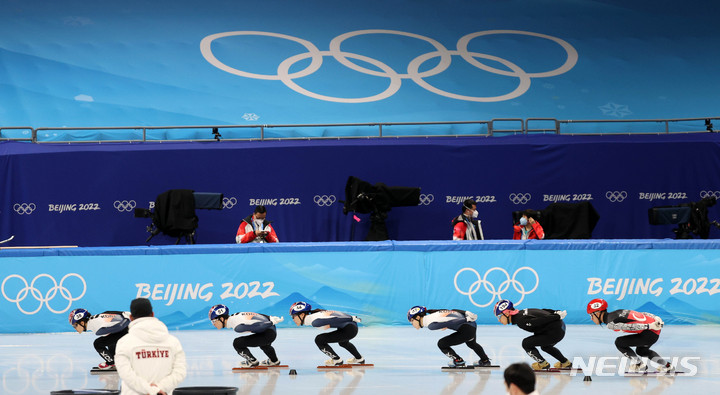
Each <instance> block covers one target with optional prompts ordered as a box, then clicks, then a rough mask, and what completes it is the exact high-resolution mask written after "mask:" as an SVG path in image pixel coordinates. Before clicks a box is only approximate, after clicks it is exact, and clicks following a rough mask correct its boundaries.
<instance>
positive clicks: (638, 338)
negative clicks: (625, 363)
mask: <svg viewBox="0 0 720 395" xmlns="http://www.w3.org/2000/svg"><path fill="white" fill-rule="evenodd" d="M659 338H660V336H659V335H658V334H656V333H655V332H653V331H650V330H645V331H642V332H640V333H634V334H632V335H627V336H620V337H618V338H617V339H615V347H617V349H618V350H620V352H621V353H622V354H623V355H624V356H626V357H628V358H630V359H631V360H638V359H639V358H638V355H639V356H641V357H646V358H648V359H649V360H651V361H653V362H655V363H658V364H660V365H665V364H666V363H667V362H666V361H665V360H664V359H662V358H661V357H660V355H658V353H656V352H655V351H653V350H651V349H650V346H652V345H653V344H655V343H656V342H657V341H658V339H659ZM630 347H635V351H633V349H632V348H630ZM636 352H637V353H636Z"/></svg>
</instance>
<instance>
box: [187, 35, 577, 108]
mask: <svg viewBox="0 0 720 395" xmlns="http://www.w3.org/2000/svg"><path fill="white" fill-rule="evenodd" d="M367 34H391V35H399V36H406V37H411V38H416V39H419V40H423V41H427V42H428V43H430V44H431V45H432V46H433V47H435V49H436V50H435V51H432V52H428V53H425V54H422V55H420V56H417V57H416V58H415V59H413V60H412V61H410V63H409V64H408V67H407V73H398V72H397V71H395V70H393V69H392V68H391V67H390V66H388V65H386V64H385V63H383V62H381V61H379V60H377V59H373V58H370V57H367V56H364V55H360V54H355V53H351V52H345V51H343V50H341V49H340V46H341V44H342V43H343V42H344V41H345V40H347V39H349V38H351V37H357V36H361V35H367ZM493 34H516V35H524V36H532V37H539V38H543V39H547V40H550V41H553V42H555V43H557V44H559V45H560V46H561V47H562V48H563V49H564V50H565V52H566V54H567V59H566V60H565V62H564V63H563V64H562V65H561V66H560V67H558V68H556V69H554V70H549V71H543V72H538V73H528V72H525V70H523V69H522V68H520V67H519V66H518V65H516V64H514V63H512V62H510V61H509V60H507V59H503V58H500V57H497V56H493V55H488V54H483V53H479V52H470V51H468V43H469V42H470V41H471V40H473V39H474V38H477V37H481V36H488V35H493ZM232 36H268V37H276V38H281V39H286V40H290V41H295V42H297V43H299V44H301V45H302V46H304V47H305V48H306V49H307V52H305V53H300V54H297V55H293V56H290V57H288V58H287V59H285V60H283V61H282V62H281V63H280V64H279V65H278V68H277V73H276V74H256V73H250V72H247V71H242V70H238V69H236V68H234V67H230V66H228V65H226V64H225V63H223V62H221V61H220V60H219V59H218V58H217V57H216V56H215V55H214V54H213V52H212V48H211V46H212V42H213V41H215V40H217V39H220V38H225V37H232ZM200 52H201V53H202V55H203V57H204V58H205V60H207V61H208V62H209V63H210V64H212V65H213V66H215V67H217V68H218V69H220V70H223V71H225V72H228V73H231V74H235V75H238V76H241V77H246V78H254V79H262V80H279V81H282V82H283V83H284V84H285V85H286V86H287V87H289V88H290V89H292V90H294V91H296V92H298V93H300V94H303V95H305V96H308V97H312V98H315V99H318V100H325V101H331V102H338V103H368V102H373V101H379V100H383V99H387V98H388V97H390V96H392V95H394V94H395V93H396V92H397V91H398V90H399V89H400V85H401V83H402V80H403V79H412V80H413V81H414V82H415V83H416V84H418V85H419V86H421V87H422V88H424V89H425V90H427V91H429V92H432V93H435V94H437V95H440V96H445V97H449V98H453V99H457V100H466V101H474V102H498V101H504V100H510V99H514V98H516V97H519V96H520V95H522V94H524V93H525V92H527V90H528V89H529V88H530V79H531V78H545V77H553V76H557V75H560V74H563V73H565V72H567V71H568V70H570V69H572V68H573V67H574V66H575V64H576V63H577V60H578V53H577V51H576V50H575V48H574V47H573V46H572V45H570V44H569V43H568V42H567V41H565V40H562V39H560V38H557V37H553V36H549V35H546V34H541V33H534V32H527V31H522V30H486V31H481V32H475V33H471V34H468V35H465V36H463V37H461V38H460V39H459V40H458V42H457V49H456V50H448V49H447V48H445V46H443V45H442V44H440V43H439V42H438V41H436V40H434V39H432V38H429V37H425V36H421V35H419V34H414V33H408V32H403V31H398V30H385V29H367V30H356V31H352V32H348V33H344V34H341V35H339V36H337V37H335V38H334V39H332V41H330V46H329V50H328V51H321V50H319V49H318V48H317V47H316V46H315V45H314V44H313V43H311V42H310V41H307V40H303V39H301V38H297V37H293V36H289V35H286V34H280V33H272V32H261V31H235V32H224V33H217V34H212V35H209V36H207V37H205V38H203V39H202V41H201V42H200ZM325 56H332V57H333V58H334V59H335V60H337V61H338V62H339V63H340V64H342V65H344V66H346V67H348V68H349V69H351V70H354V71H357V72H360V73H363V74H368V75H372V76H376V77H385V78H389V79H390V82H389V85H388V87H387V88H386V89H385V90H384V91H383V92H381V93H378V94H376V95H373V96H368V97H359V98H345V97H332V96H326V95H321V94H319V93H315V92H310V91H309V90H307V89H305V88H302V87H300V86H299V85H298V84H296V83H295V81H294V79H296V78H301V77H306V76H308V75H310V74H312V73H314V72H316V71H317V70H319V69H320V66H321V65H322V62H323V57H325ZM453 56H460V57H462V58H463V59H464V60H465V61H466V62H468V63H469V64H470V65H472V66H474V67H476V68H478V69H481V70H483V71H486V72H489V73H493V74H497V75H502V76H506V77H516V78H518V79H519V83H518V86H517V87H516V88H515V90H513V91H512V92H510V93H507V94H504V95H500V96H490V97H479V96H466V95H461V94H456V93H451V92H447V91H444V90H441V89H439V88H437V87H434V86H432V85H430V84H429V83H428V82H426V81H425V80H424V78H427V77H432V76H435V75H437V74H440V73H442V72H443V71H445V70H447V68H448V67H450V63H451V62H452V57H453ZM438 57H439V58H440V61H439V62H438V64H437V66H435V67H433V68H432V69H429V70H426V71H423V72H420V71H419V70H420V66H421V65H422V64H423V63H425V62H426V61H428V60H429V59H432V58H438ZM306 58H310V59H311V61H310V65H308V66H307V67H305V68H304V69H302V70H300V71H297V72H294V73H290V72H289V71H290V67H291V66H292V65H294V64H295V63H297V62H298V61H300V60H303V59H306ZM477 58H481V59H486V60H491V61H494V62H497V63H500V64H502V65H504V66H505V67H507V68H508V70H503V69H498V68H495V67H491V66H488V65H486V64H484V63H482V62H480V61H478V60H477ZM349 59H355V60H359V61H362V62H366V63H369V64H371V65H373V66H375V67H377V68H378V69H379V70H374V69H368V68H365V67H362V66H360V65H358V64H356V63H354V62H352V61H350V60H349Z"/></svg>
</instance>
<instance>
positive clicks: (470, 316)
mask: <svg viewBox="0 0 720 395" xmlns="http://www.w3.org/2000/svg"><path fill="white" fill-rule="evenodd" d="M465 319H466V320H467V322H473V321H475V320H476V319H477V314H475V313H471V312H469V311H466V312H465Z"/></svg>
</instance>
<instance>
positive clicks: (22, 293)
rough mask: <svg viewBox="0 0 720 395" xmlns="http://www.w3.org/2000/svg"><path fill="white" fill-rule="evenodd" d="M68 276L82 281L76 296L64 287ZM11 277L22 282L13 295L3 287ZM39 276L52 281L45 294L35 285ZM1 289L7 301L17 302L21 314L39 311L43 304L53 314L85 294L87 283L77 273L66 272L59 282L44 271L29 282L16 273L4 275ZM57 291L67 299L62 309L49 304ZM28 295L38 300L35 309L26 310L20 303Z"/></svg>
mask: <svg viewBox="0 0 720 395" xmlns="http://www.w3.org/2000/svg"><path fill="white" fill-rule="evenodd" d="M70 277H77V278H78V279H80V281H81V282H82V292H80V295H79V296H78V297H73V295H72V293H71V292H70V290H69V289H68V288H67V287H65V280H67V279H68V278H70ZM12 278H17V279H19V280H20V281H22V284H23V287H22V288H21V289H20V290H19V291H18V292H17V295H15V297H11V296H12V295H8V294H7V292H6V288H5V286H6V284H7V282H8V280H10V279H12ZM41 278H48V279H50V281H52V284H53V285H52V287H50V289H48V290H47V292H45V294H43V293H42V292H41V291H40V290H39V289H38V288H37V287H36V286H35V283H36V282H37V280H38V279H41ZM1 289H2V295H3V296H4V297H5V299H6V300H7V301H8V302H11V303H15V304H17V308H18V310H20V311H21V312H22V313H23V314H27V315H32V314H35V313H37V312H38V311H40V309H42V307H43V304H45V305H46V306H47V308H48V310H50V311H51V312H53V313H55V314H61V313H64V312H66V311H68V310H69V309H70V306H71V305H72V302H74V301H76V300H80V299H81V298H82V297H83V296H84V295H85V291H87V284H86V283H85V279H84V278H82V276H80V275H79V274H77V273H69V274H66V275H65V276H64V277H63V278H62V279H61V280H60V283H59V284H58V282H57V281H56V280H55V278H54V277H53V276H51V275H49V274H46V273H42V274H38V275H37V276H35V278H33V280H32V281H31V282H30V284H28V282H27V280H25V278H24V277H22V276H20V275H18V274H11V275H9V276H7V277H5V279H4V280H3V282H2V288H1ZM58 292H60V296H61V297H63V298H64V299H65V300H67V301H68V304H67V306H66V307H65V308H64V309H62V310H56V309H53V308H52V307H51V306H50V301H51V300H53V299H54V298H55V296H57V294H58ZM28 295H31V296H32V297H33V298H35V300H37V301H38V302H40V304H39V305H38V307H37V308H36V309H35V310H32V311H26V310H25V309H23V307H22V306H21V305H20V302H22V301H23V300H25V298H27V296H28Z"/></svg>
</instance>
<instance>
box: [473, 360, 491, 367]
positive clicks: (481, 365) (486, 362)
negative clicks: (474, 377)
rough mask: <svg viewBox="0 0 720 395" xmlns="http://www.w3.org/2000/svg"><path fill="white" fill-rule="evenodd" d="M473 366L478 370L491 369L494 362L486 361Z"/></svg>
mask: <svg viewBox="0 0 720 395" xmlns="http://www.w3.org/2000/svg"><path fill="white" fill-rule="evenodd" d="M473 366H475V367H478V368H489V367H491V366H493V364H492V362H490V360H489V359H487V360H485V361H477V362H475V363H474V364H473Z"/></svg>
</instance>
